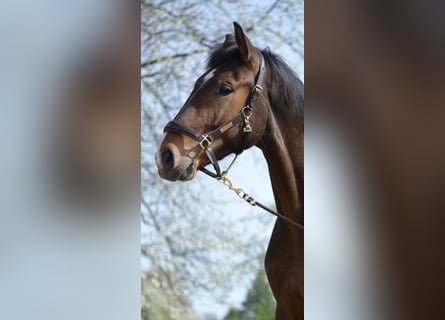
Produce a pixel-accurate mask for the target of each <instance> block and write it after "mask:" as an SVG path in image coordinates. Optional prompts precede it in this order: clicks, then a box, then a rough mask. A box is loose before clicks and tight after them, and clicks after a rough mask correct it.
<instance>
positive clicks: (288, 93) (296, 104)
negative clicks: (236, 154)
mask: <svg viewBox="0 0 445 320" xmlns="http://www.w3.org/2000/svg"><path fill="white" fill-rule="evenodd" d="M259 51H260V52H261V54H262V55H263V57H264V60H265V61H264V62H265V64H266V67H267V69H268V71H269V77H267V78H266V79H265V85H266V86H268V88H269V92H279V94H278V95H276V96H274V100H275V102H276V105H275V106H274V107H276V108H286V107H288V108H290V110H291V111H293V112H294V113H295V115H296V117H297V119H298V121H299V122H300V124H301V125H304V85H303V83H302V81H301V80H300V79H299V78H298V77H297V75H296V73H295V72H294V71H293V70H292V69H291V68H290V67H289V65H288V64H287V63H286V62H285V61H284V60H283V58H282V57H281V56H279V55H277V54H275V53H273V52H271V51H270V50H269V48H266V49H264V50H259ZM236 61H241V55H240V52H239V49H238V47H237V46H236V43H235V42H234V41H233V42H231V43H230V44H229V45H228V44H227V43H226V44H224V45H219V46H218V47H216V48H215V49H213V50H212V51H211V52H210V55H209V56H208V58H207V65H206V68H207V71H209V70H211V69H214V68H217V67H218V66H221V65H223V64H229V65H230V63H232V64H231V66H233V63H235V62H236ZM283 111H286V110H283ZM287 111H288V110H287Z"/></svg>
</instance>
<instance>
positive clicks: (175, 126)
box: [164, 52, 304, 229]
mask: <svg viewBox="0 0 445 320" xmlns="http://www.w3.org/2000/svg"><path fill="white" fill-rule="evenodd" d="M258 53H259V55H260V67H259V71H258V74H257V77H256V80H255V85H254V86H253V88H252V90H251V91H250V95H249V97H248V98H247V103H246V105H245V106H244V107H243V108H242V109H241V111H240V112H239V113H238V114H237V115H236V116H235V117H233V118H232V119H231V120H229V121H226V122H224V123H223V124H222V125H220V126H219V127H218V128H216V129H215V130H212V131H210V132H207V133H204V134H199V133H196V132H194V131H193V130H191V129H189V128H187V127H186V126H184V125H182V124H180V123H179V122H176V121H174V120H173V121H170V122H168V123H167V125H166V126H165V127H164V132H173V133H179V134H182V135H185V136H188V137H190V138H192V139H194V140H196V141H198V143H199V146H200V147H201V148H202V149H203V150H204V151H205V153H206V155H207V158H208V159H209V160H210V163H211V164H212V165H213V168H214V169H215V172H212V171H210V170H208V169H206V168H204V167H202V168H200V169H199V170H200V171H202V172H204V173H205V174H207V175H209V176H210V177H212V178H215V179H217V180H218V181H219V182H221V183H223V184H224V185H225V186H227V187H228V188H229V189H230V190H232V191H234V192H235V193H236V194H237V195H238V196H239V197H240V198H241V199H243V200H245V201H246V202H247V203H249V204H250V205H251V206H259V207H260V208H262V209H263V210H266V211H268V212H269V213H271V214H273V215H275V216H277V217H278V218H281V219H282V220H285V221H287V222H288V223H290V224H292V225H294V226H296V227H298V228H300V229H304V227H303V226H302V225H301V224H299V223H298V222H295V221H293V220H291V219H289V218H288V217H286V216H284V215H282V214H280V213H278V212H276V211H274V210H272V209H270V208H268V207H267V206H265V205H263V204H261V203H260V202H258V201H255V200H254V199H253V198H252V197H251V196H249V195H248V194H247V193H246V192H245V191H244V190H243V189H241V188H235V187H234V186H233V185H232V182H231V181H230V180H229V178H227V172H228V171H229V169H230V168H231V167H232V165H233V163H234V162H235V160H236V159H237V157H238V155H240V154H241V153H242V152H243V151H244V149H245V148H246V146H247V141H248V139H249V135H250V132H252V127H251V125H250V117H251V116H252V112H253V103H254V102H255V101H256V100H257V98H258V96H259V94H260V92H261V91H263V87H262V85H263V79H264V57H263V55H262V54H261V53H260V52H258ZM241 122H244V126H243V138H242V148H241V150H240V151H239V152H237V153H236V154H235V157H234V158H233V160H232V161H231V162H230V164H229V166H228V167H227V168H226V169H225V170H224V171H221V168H220V166H219V163H218V158H217V157H216V155H215V152H214V151H213V149H212V148H211V145H212V143H213V141H215V140H216V139H217V138H219V137H220V136H221V135H222V134H223V133H224V132H226V131H228V130H229V129H231V128H233V127H234V126H236V125H237V124H239V123H241Z"/></svg>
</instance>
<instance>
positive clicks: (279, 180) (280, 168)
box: [156, 22, 304, 320]
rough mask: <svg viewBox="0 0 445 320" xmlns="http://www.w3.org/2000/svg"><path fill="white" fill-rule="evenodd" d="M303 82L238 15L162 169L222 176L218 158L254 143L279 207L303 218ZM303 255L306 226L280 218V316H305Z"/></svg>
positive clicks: (174, 133)
mask: <svg viewBox="0 0 445 320" xmlns="http://www.w3.org/2000/svg"><path fill="white" fill-rule="evenodd" d="M303 89H304V87H303V84H302V82H301V81H300V80H299V79H298V78H297V76H296V75H295V73H294V72H293V71H292V70H291V69H290V68H289V67H288V66H287V65H286V63H285V62H284V61H283V60H282V59H281V58H280V57H279V56H278V55H276V54H274V53H272V52H270V51H269V50H268V49H266V50H259V49H257V48H256V47H254V46H253V45H252V43H251V41H250V40H249V38H248V37H247V36H246V34H245V33H244V31H243V29H242V28H241V26H240V25H239V24H238V23H236V22H234V36H233V35H231V34H227V35H226V37H225V41H224V43H223V44H222V45H219V46H218V47H216V48H215V49H214V50H213V51H212V52H211V54H210V56H209V58H208V62H207V68H206V71H205V73H204V74H203V75H202V76H200V77H199V78H198V79H197V81H196V82H195V86H194V89H193V91H192V93H191V94H190V96H189V98H188V99H187V101H186V102H185V104H184V105H183V107H182V109H181V110H180V111H179V113H178V114H177V115H176V117H175V118H174V120H173V121H170V122H169V123H168V124H167V125H166V127H165V129H164V131H165V132H166V134H165V136H164V138H163V140H162V142H161V144H160V147H159V150H158V152H157V153H156V164H157V166H158V171H159V175H160V176H161V178H163V179H167V180H170V181H177V180H180V181H188V180H191V179H193V178H194V177H195V175H196V173H197V171H198V170H201V171H204V172H205V173H207V174H209V175H211V176H213V177H216V178H218V179H221V178H223V179H224V178H225V174H226V173H227V170H228V169H227V170H225V171H224V172H221V169H220V167H219V164H218V160H220V159H222V158H224V157H226V156H227V155H229V154H232V153H233V154H236V155H238V154H239V153H241V152H242V151H243V150H245V149H248V148H250V147H251V146H254V145H255V146H257V147H259V148H260V149H261V150H262V152H263V154H264V157H265V159H266V161H267V164H268V168H269V175H270V179H271V183H272V189H273V193H274V198H275V202H276V207H277V210H278V212H280V213H281V214H282V215H284V216H285V217H286V218H287V219H289V220H292V221H295V222H297V223H298V224H300V225H303V216H304V214H303V212H304V207H303V184H304V181H303V179H304V172H303V167H304V163H303V160H304V159H303V149H304V115H303V106H304V93H303ZM208 164H212V165H213V166H214V169H215V171H216V173H213V172H211V171H210V170H208V169H206V168H204V167H205V166H206V165H208ZM245 200H248V199H245ZM303 258H304V231H303V230H302V229H299V228H296V227H295V226H294V225H292V224H290V223H287V221H285V220H283V219H277V220H276V222H275V225H274V229H273V232H272V236H271V239H270V242H269V245H268V249H267V252H266V257H265V269H266V274H267V278H268V281H269V284H270V287H271V289H272V293H273V295H274V297H275V299H276V302H277V306H276V312H275V319H292V320H295V319H303V318H304V295H303V291H304V285H303V283H304V281H303V280H304V279H303V278H304V260H303Z"/></svg>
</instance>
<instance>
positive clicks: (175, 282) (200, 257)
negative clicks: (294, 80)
mask: <svg viewBox="0 0 445 320" xmlns="http://www.w3.org/2000/svg"><path fill="white" fill-rule="evenodd" d="M141 5H142V6H141V15H142V16H141V81H142V82H141V90H142V99H141V100H142V106H141V134H142V137H141V139H142V145H141V148H142V149H141V151H142V159H141V189H142V203H141V217H142V229H141V230H142V240H141V242H142V243H141V248H142V249H141V251H142V252H141V254H142V262H141V263H142V269H143V270H144V271H145V272H147V273H148V274H150V279H151V280H150V281H148V282H145V284H143V289H144V290H146V291H145V296H146V298H143V302H142V308H143V309H142V310H143V312H148V311H147V310H153V309H156V308H154V305H155V302H156V301H155V300H153V299H152V298H147V297H148V296H147V294H149V293H150V292H157V294H159V291H156V290H158V289H159V290H162V291H164V292H166V293H167V295H168V296H171V297H175V298H172V299H170V300H169V303H168V305H167V308H168V313H167V314H168V316H170V317H172V318H173V319H184V317H183V316H179V317H178V316H177V315H181V312H182V311H183V310H184V305H190V303H191V301H185V300H186V299H185V298H184V297H187V298H189V299H193V298H195V299H196V297H197V296H199V294H200V293H203V294H211V295H212V296H214V297H215V300H218V301H219V302H221V303H226V302H227V301H226V297H227V296H228V293H229V292H230V290H233V288H238V287H246V286H248V284H249V283H251V281H252V278H253V277H254V276H255V274H256V272H257V270H258V269H260V268H261V266H262V260H263V256H264V251H265V246H266V243H267V241H268V237H269V234H268V233H267V232H265V231H264V230H265V228H266V226H265V223H264V220H261V218H258V215H255V216H252V218H249V219H248V218H243V216H242V214H234V213H233V212H226V211H228V210H227V203H226V198H224V196H223V195H221V194H219V192H218V191H217V190H221V189H217V187H215V185H214V184H215V182H214V181H211V180H209V179H194V180H193V181H191V182H187V183H171V182H166V181H162V180H161V179H160V178H159V176H158V173H157V168H156V164H155V161H154V155H155V152H156V150H157V148H158V146H159V143H160V141H161V139H162V136H163V126H164V125H165V123H167V121H168V120H170V119H172V118H173V116H174V115H175V114H176V112H177V111H178V110H179V108H180V107H181V105H182V102H183V101H185V99H186V98H187V95H188V94H189V92H190V91H191V90H192V87H193V84H194V80H195V79H197V78H198V76H199V75H200V74H201V73H202V72H203V71H204V67H205V60H206V57H207V55H208V52H209V51H210V49H211V48H212V47H213V46H214V45H216V44H217V43H220V42H222V41H223V40H224V36H225V34H226V33H231V32H232V31H233V25H232V22H233V21H237V22H239V23H240V24H241V25H242V26H243V28H244V29H245V31H246V32H247V33H248V35H249V37H250V38H251V39H252V41H253V43H254V44H255V45H256V46H258V47H260V48H264V47H267V46H269V47H270V48H271V50H273V51H275V52H278V53H286V58H287V59H288V62H289V63H290V65H291V66H293V67H294V68H295V69H296V70H297V69H298V68H301V66H302V61H303V60H302V58H303V50H302V48H303V23H302V22H303V2H302V1H299V0H297V1H295V0H283V1H261V2H254V1H252V2H250V1H249V2H244V1H227V2H224V1H216V0H211V1H200V0H191V1H173V0H155V1H148V0H143V1H142V3H141ZM266 175H267V173H265V177H264V178H265V179H268V178H267V176H266ZM208 183H210V184H211V187H210V186H209V185H208ZM209 190H215V191H213V192H209ZM204 191H205V192H204ZM230 197H232V195H230ZM225 209H226V211H224V210H225ZM248 210H250V208H249V207H248V206H246V212H247V211H248ZM269 221H270V220H269ZM246 225H248V226H249V228H246V227H245V226H246ZM155 284H156V285H157V289H156V288H151V287H153V286H154V285H155ZM150 290H155V291H150ZM156 303H157V302H156ZM161 305H162V304H161ZM144 310H145V311H144ZM150 312H151V311H150ZM147 317H148V316H147ZM166 319H168V318H166Z"/></svg>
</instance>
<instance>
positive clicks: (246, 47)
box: [233, 22, 255, 62]
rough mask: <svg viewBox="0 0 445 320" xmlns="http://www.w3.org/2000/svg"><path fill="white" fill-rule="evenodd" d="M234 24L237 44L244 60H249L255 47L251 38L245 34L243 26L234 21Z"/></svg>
mask: <svg viewBox="0 0 445 320" xmlns="http://www.w3.org/2000/svg"><path fill="white" fill-rule="evenodd" d="M233 26H234V27H235V40H236V45H237V46H238V48H239V50H240V52H241V58H242V59H243V61H244V62H249V61H250V59H251V58H252V53H253V52H254V50H255V48H254V46H253V45H252V43H251V42H250V40H249V38H248V37H247V36H246V35H245V33H244V31H243V28H241V26H240V25H239V24H238V23H237V22H234V23H233Z"/></svg>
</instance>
